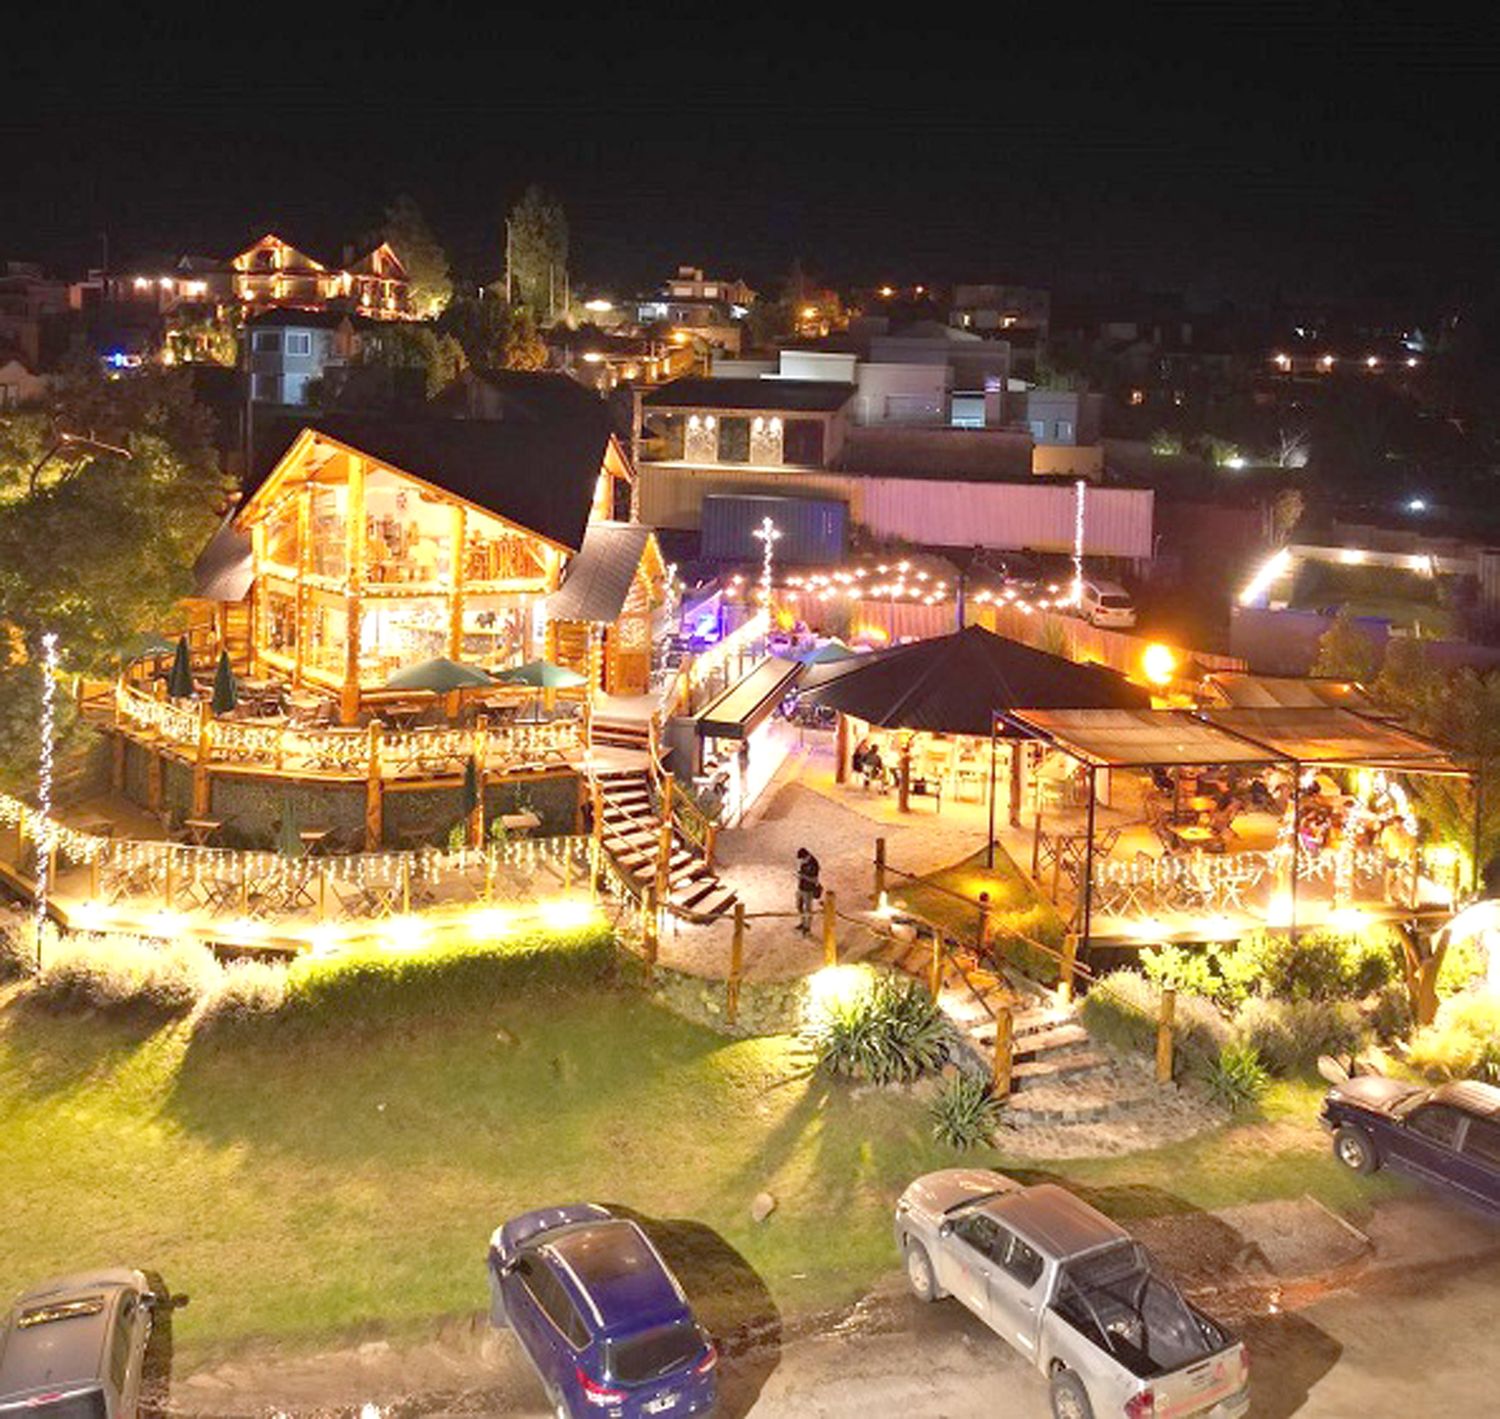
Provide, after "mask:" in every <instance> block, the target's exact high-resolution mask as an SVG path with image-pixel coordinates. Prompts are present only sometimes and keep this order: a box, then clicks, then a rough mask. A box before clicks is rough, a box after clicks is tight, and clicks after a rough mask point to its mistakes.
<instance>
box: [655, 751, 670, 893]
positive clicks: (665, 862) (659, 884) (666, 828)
mask: <svg viewBox="0 0 1500 1419" xmlns="http://www.w3.org/2000/svg"><path fill="white" fill-rule="evenodd" d="M672 847H673V838H672V775H671V774H663V775H662V776H661V827H660V829H659V830H658V833H657V842H656V897H657V900H658V901H660V902H665V901H666V900H667V898H668V896H669V895H670V894H671V890H672Z"/></svg>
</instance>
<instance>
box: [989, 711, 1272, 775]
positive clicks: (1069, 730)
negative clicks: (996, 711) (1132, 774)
mask: <svg viewBox="0 0 1500 1419" xmlns="http://www.w3.org/2000/svg"><path fill="white" fill-rule="evenodd" d="M1012 717H1013V718H1014V719H1015V720H1016V721H1017V722H1018V723H1020V724H1023V725H1025V726H1026V727H1028V728H1030V729H1033V730H1035V731H1036V732H1037V734H1038V736H1039V737H1041V738H1043V739H1050V740H1051V741H1052V742H1053V743H1054V744H1056V745H1057V746H1058V747H1059V748H1062V749H1065V750H1067V751H1068V753H1070V754H1072V755H1074V756H1075V757H1077V758H1079V759H1082V760H1084V761H1085V762H1086V763H1091V764H1095V765H1097V766H1100V767H1110V768H1130V767H1135V768H1146V767H1152V768H1155V767H1162V768H1169V767H1174V766H1175V767H1179V768H1187V767H1199V766H1202V765H1204V764H1270V763H1276V762H1278V761H1280V760H1281V759H1282V758H1283V755H1281V754H1280V753H1278V752H1277V751H1276V750H1274V749H1270V748H1265V747H1262V746H1261V745H1259V744H1251V743H1248V742H1247V741H1246V740H1244V739H1242V738H1240V737H1238V736H1237V735H1235V734H1231V733H1229V732H1228V731H1227V730H1224V729H1218V728H1215V727H1214V726H1213V725H1212V724H1205V723H1204V721H1203V720H1201V719H1198V718H1196V717H1194V716H1193V715H1192V714H1189V713H1188V712H1187V711H1185V710H1151V709H1143V710H1127V709H1113V710H1112V709H1094V710H1087V709H1083V710H1067V709H1059V710H1037V709H1020V710H1017V711H1016V713H1015V714H1014V715H1013V716H1012Z"/></svg>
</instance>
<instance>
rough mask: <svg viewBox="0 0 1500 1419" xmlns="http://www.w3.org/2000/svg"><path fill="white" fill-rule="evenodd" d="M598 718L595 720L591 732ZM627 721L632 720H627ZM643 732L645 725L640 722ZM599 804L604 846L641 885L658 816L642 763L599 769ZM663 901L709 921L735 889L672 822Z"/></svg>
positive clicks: (652, 867) (653, 863)
mask: <svg viewBox="0 0 1500 1419" xmlns="http://www.w3.org/2000/svg"><path fill="white" fill-rule="evenodd" d="M597 726H598V721H597V720H596V721H595V727H596V732H597ZM632 727H633V726H632ZM641 732H642V735H643V736H644V734H645V732H646V731H645V726H644V725H643V726H641ZM595 778H596V781H597V782H598V785H599V794H600V802H601V804H602V809H603V820H604V825H603V834H602V837H603V844H604V850H605V851H606V852H607V853H609V855H610V856H611V857H612V858H613V859H614V861H615V863H616V865H617V866H618V867H619V868H620V870H621V871H622V872H623V873H625V875H626V876H627V877H629V878H630V880H631V881H632V882H633V883H634V884H635V885H636V886H637V887H639V888H640V889H641V890H643V891H644V889H645V888H646V887H647V886H648V885H649V884H650V883H652V882H654V881H656V880H657V871H658V868H659V866H660V859H661V846H662V841H661V840H662V821H661V818H660V816H659V815H658V813H657V811H656V808H655V807H654V806H653V804H652V801H651V785H650V779H649V778H648V776H647V773H646V771H645V770H644V769H603V770H600V771H599V773H598V774H597V775H596V776H595ZM667 881H668V893H667V902H666V903H664V905H668V906H670V907H671V908H673V909H674V910H676V911H679V912H681V913H683V914H684V915H686V916H688V917H690V918H691V919H693V920H696V921H712V920H714V919H715V918H716V917H719V916H722V915H723V914H724V913H725V912H726V911H730V910H732V909H733V907H734V903H735V894H734V892H733V890H732V889H731V888H729V887H726V886H725V885H724V884H723V883H722V882H721V881H719V879H718V878H717V877H715V876H714V874H713V870H712V869H711V868H710V867H709V866H708V864H707V863H706V862H705V861H704V860H703V855H702V853H701V852H700V851H699V850H698V849H697V848H696V847H695V846H694V845H693V844H692V843H690V842H688V841H687V840H686V839H684V838H683V836H682V834H681V833H680V832H678V831H677V830H676V829H675V828H674V829H673V832H672V838H671V858H670V860H669V864H668V878H667Z"/></svg>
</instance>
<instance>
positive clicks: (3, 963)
mask: <svg viewBox="0 0 1500 1419" xmlns="http://www.w3.org/2000/svg"><path fill="white" fill-rule="evenodd" d="M35 966H36V927H35V925H34V923H33V922H32V920H31V917H30V916H29V915H28V916H23V915H22V914H21V913H20V912H12V911H7V912H4V913H3V914H0V981H7V980H19V979H20V978H21V977H22V976H29V975H30V974H31V972H32V971H33V969H35Z"/></svg>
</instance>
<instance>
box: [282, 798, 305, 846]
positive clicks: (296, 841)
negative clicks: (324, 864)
mask: <svg viewBox="0 0 1500 1419" xmlns="http://www.w3.org/2000/svg"><path fill="white" fill-rule="evenodd" d="M306 850H307V849H306V845H305V844H304V843H303V841H302V826H301V824H300V823H298V821H297V810H296V809H295V808H293V807H292V801H291V799H289V798H285V797H283V798H282V800H281V828H280V830H279V831H278V832H277V834H276V851H277V852H279V853H280V854H281V855H282V857H288V858H298V857H301V856H302V854H303V853H304V852H305V851H306Z"/></svg>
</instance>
